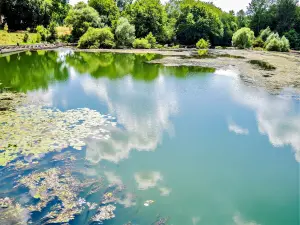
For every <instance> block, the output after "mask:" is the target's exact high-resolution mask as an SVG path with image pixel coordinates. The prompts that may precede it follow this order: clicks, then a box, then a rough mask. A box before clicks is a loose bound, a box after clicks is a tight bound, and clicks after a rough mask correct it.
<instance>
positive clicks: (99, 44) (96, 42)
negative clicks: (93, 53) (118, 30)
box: [78, 27, 115, 48]
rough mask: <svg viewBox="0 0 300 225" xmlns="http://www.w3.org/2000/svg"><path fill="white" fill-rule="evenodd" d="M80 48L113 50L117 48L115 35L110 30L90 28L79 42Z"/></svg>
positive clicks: (106, 28)
mask: <svg viewBox="0 0 300 225" xmlns="http://www.w3.org/2000/svg"><path fill="white" fill-rule="evenodd" d="M78 47H79V48H113V47H115V43H114V35H113V33H112V32H111V30H110V28H108V27H105V28H93V27H90V28H89V29H88V30H87V32H86V33H85V34H84V35H82V36H81V38H80V39H79V42H78Z"/></svg>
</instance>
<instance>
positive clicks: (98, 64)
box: [0, 49, 300, 225]
mask: <svg viewBox="0 0 300 225" xmlns="http://www.w3.org/2000/svg"><path fill="white" fill-rule="evenodd" d="M158 57H160V56H157V55H151V54H146V55H133V54H113V53H83V52H82V53H74V52H72V51H71V50H68V49H61V50H59V51H51V52H44V51H40V52H32V53H20V54H13V55H10V56H6V57H1V58H0V83H1V86H0V87H2V90H6V89H8V90H13V91H17V92H22V93H26V94H27V96H28V97H29V99H31V100H32V101H38V102H41V104H42V105H43V106H44V107H46V108H48V109H54V108H55V109H59V110H61V111H62V112H68V111H69V110H72V109H78V108H88V109H92V110H96V111H97V112H99V113H101V114H103V115H107V114H109V115H112V116H113V117H114V118H112V120H113V122H116V123H117V125H116V126H115V127H114V128H111V129H109V137H108V138H107V139H93V138H90V137H89V138H85V139H84V142H85V146H84V147H83V149H82V150H81V151H78V150H74V149H73V148H72V147H70V146H69V147H67V146H66V147H65V148H64V149H62V152H63V153H64V152H69V153H70V154H71V155H74V156H76V158H77V160H75V161H74V162H72V164H71V166H70V164H69V162H68V163H67V162H65V161H63V160H62V161H59V162H57V161H53V160H52V157H54V156H55V155H57V154H61V153H62V152H56V151H52V152H50V153H49V154H42V155H41V156H40V157H39V158H38V159H36V160H35V161H36V162H37V163H36V164H34V166H33V165H32V167H29V168H26V169H19V170H18V169H16V168H14V167H13V166H9V163H8V164H7V165H6V166H2V167H1V166H0V176H1V177H2V178H0V198H1V197H7V196H8V197H10V198H14V199H15V201H17V202H18V201H19V202H20V204H21V205H22V206H23V207H24V208H26V207H27V208H28V206H29V205H31V204H36V202H37V199H34V198H33V197H32V193H30V191H29V190H28V188H26V187H15V188H13V187H14V186H15V185H16V184H18V180H19V179H20V178H21V177H26V176H28V175H29V174H34V173H37V172H42V171H46V170H48V169H50V168H65V166H66V165H68V168H71V171H72V173H73V174H74V176H77V177H79V178H80V179H81V180H83V181H84V180H85V179H102V180H103V186H102V187H101V189H99V190H98V192H97V193H95V194H93V195H89V196H88V197H86V201H88V202H94V203H96V204H98V206H97V207H99V206H100V202H101V198H102V196H103V194H104V193H107V190H109V191H111V188H113V186H124V188H122V191H121V192H120V193H118V200H117V201H115V202H113V203H112V204H114V205H115V206H116V210H115V211H114V213H115V218H113V219H111V220H105V221H103V224H108V225H112V224H114V225H122V224H127V223H128V224H136V225H137V224H139V225H146V224H149V225H150V224H158V223H157V220H158V219H167V222H165V223H162V224H170V225H171V224H173V225H189V224H191V225H201V224H204V225H257V224H261V225H298V224H300V222H299V221H300V217H299V214H300V210H299V201H300V199H299V196H300V191H299V178H300V177H299V162H300V104H299V100H298V96H297V95H296V94H291V93H292V92H291V91H290V90H287V91H284V92H283V93H282V94H281V95H270V94H268V93H267V92H265V91H264V90H261V89H258V88H253V87H248V86H246V85H245V84H244V83H243V82H242V81H240V80H239V78H238V75H237V74H234V73H233V72H231V71H218V70H217V71H215V70H214V69H211V68H197V67H164V66H162V65H154V64H149V63H146V62H147V61H149V60H151V59H154V58H158ZM27 104H29V103H27ZM2 125H4V124H2ZM0 126H1V125H0ZM0 137H1V136H0ZM0 141H1V142H0V144H1V143H2V144H3V142H5V141H7V140H4V139H2V140H1V139H0ZM0 146H1V145H0ZM2 151H5V149H2ZM0 152H1V148H0ZM25 159H26V157H25ZM18 160H21V161H24V157H22V153H20V154H19V155H18V158H17V159H15V160H14V161H12V162H17V161H18ZM10 163H11V162H10ZM85 192H86V190H83V191H81V193H80V196H86V195H85V194H86V193H85ZM24 199H26V201H25V200H24ZM147 200H153V201H154V203H152V204H150V205H149V206H148V207H147V206H145V205H144V203H145V202H146V201H147ZM55 201H57V200H56V199H54V200H53V201H52V202H50V203H48V205H47V206H46V207H45V208H43V210H42V211H41V212H34V213H30V212H28V211H26V212H27V216H26V219H25V220H23V221H27V222H25V224H26V223H29V222H32V223H33V224H42V222H41V218H42V217H44V216H45V215H46V214H47V213H48V212H49V211H51V207H50V205H51V204H54V203H53V202H55ZM49 204H50V205H49ZM102 206H103V204H102ZM84 207H85V208H84V209H83V210H82V211H81V213H79V215H76V216H75V219H74V220H72V221H70V222H69V223H70V224H76V225H77V224H80V225H81V224H92V222H91V218H92V217H93V215H94V214H95V213H96V211H95V210H90V211H88V209H87V207H86V206H84ZM29 211H30V210H29ZM0 213H1V209H0ZM0 221H1V214H0ZM2 221H5V220H2ZM7 221H8V222H7ZM9 221H10V220H9V219H7V220H6V223H7V224H13V223H9ZM130 221H131V223H129V222H130ZM10 222H11V221H10ZM95 224H96V223H95Z"/></svg>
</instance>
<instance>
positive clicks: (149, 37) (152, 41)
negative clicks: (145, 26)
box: [145, 32, 156, 48]
mask: <svg viewBox="0 0 300 225" xmlns="http://www.w3.org/2000/svg"><path fill="white" fill-rule="evenodd" d="M145 39H146V40H147V41H148V43H149V44H150V45H151V48H155V46H156V38H155V37H154V36H153V34H152V32H150V33H149V34H148V35H147V36H146V37H145Z"/></svg>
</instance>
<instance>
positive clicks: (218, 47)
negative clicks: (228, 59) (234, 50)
mask: <svg viewBox="0 0 300 225" xmlns="http://www.w3.org/2000/svg"><path fill="white" fill-rule="evenodd" d="M215 49H223V47H222V46H216V47H215Z"/></svg>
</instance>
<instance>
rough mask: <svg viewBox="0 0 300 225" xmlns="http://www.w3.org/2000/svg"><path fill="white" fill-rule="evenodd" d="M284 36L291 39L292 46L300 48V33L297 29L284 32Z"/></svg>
mask: <svg viewBox="0 0 300 225" xmlns="http://www.w3.org/2000/svg"><path fill="white" fill-rule="evenodd" d="M284 36H285V37H286V38H287V39H288V40H289V42H290V45H291V48H294V49H300V34H299V33H297V32H296V30H295V29H291V30H289V31H288V32H286V33H284Z"/></svg>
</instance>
